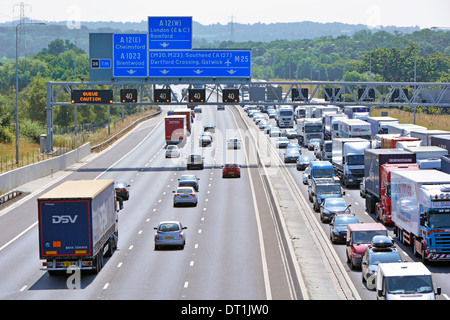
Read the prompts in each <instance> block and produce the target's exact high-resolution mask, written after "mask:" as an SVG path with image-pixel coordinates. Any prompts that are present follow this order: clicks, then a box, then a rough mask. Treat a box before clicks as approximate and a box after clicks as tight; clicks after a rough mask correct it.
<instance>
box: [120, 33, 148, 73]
mask: <svg viewBox="0 0 450 320" xmlns="http://www.w3.org/2000/svg"><path fill="white" fill-rule="evenodd" d="M113 57H114V58H113V61H114V77H147V68H148V67H147V62H148V57H147V34H145V33H142V34H138V33H137V34H114V39H113Z"/></svg>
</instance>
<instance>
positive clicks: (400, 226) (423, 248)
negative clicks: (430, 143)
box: [390, 169, 450, 263]
mask: <svg viewBox="0 0 450 320" xmlns="http://www.w3.org/2000/svg"><path fill="white" fill-rule="evenodd" d="M390 193H391V204H392V216H391V217H392V222H393V223H394V233H395V234H396V235H397V237H398V238H399V240H400V242H402V243H404V244H407V245H412V246H413V251H414V255H416V256H421V257H422V262H425V263H426V262H427V261H450V174H448V173H445V172H442V171H439V170H434V169H430V170H403V171H393V172H392V173H391V190H390Z"/></svg>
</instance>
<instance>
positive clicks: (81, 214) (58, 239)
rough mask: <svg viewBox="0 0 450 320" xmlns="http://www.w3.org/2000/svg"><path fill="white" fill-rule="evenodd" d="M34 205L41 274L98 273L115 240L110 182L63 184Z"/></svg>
mask: <svg viewBox="0 0 450 320" xmlns="http://www.w3.org/2000/svg"><path fill="white" fill-rule="evenodd" d="M37 202H38V222H39V256H40V259H42V260H45V261H44V262H43V268H41V270H46V271H48V273H49V274H50V275H53V274H57V273H58V272H61V271H65V270H67V269H68V268H69V267H71V268H73V266H74V267H77V268H78V269H80V270H93V271H94V272H95V273H98V272H99V271H100V270H101V268H102V266H103V256H104V255H112V254H113V252H114V250H115V249H116V248H117V242H118V239H119V234H118V214H117V209H116V208H117V203H116V195H115V190H114V180H73V181H66V182H64V183H62V184H61V185H59V186H57V187H55V188H54V189H53V190H50V191H49V192H47V193H45V194H44V195H42V196H40V197H39V198H38V199H37Z"/></svg>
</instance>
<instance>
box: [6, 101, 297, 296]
mask: <svg viewBox="0 0 450 320" xmlns="http://www.w3.org/2000/svg"><path fill="white" fill-rule="evenodd" d="M204 109H206V108H204ZM162 119H163V116H159V117H156V118H154V119H152V120H149V121H146V122H145V123H143V124H141V125H140V126H138V127H137V128H136V129H134V130H133V131H132V132H131V133H129V134H128V135H127V136H125V137H124V138H122V139H121V140H120V141H119V142H117V143H115V144H114V146H112V147H110V148H108V149H107V150H105V151H103V152H102V153H100V154H98V155H95V156H93V157H92V159H90V160H89V161H87V162H86V163H82V164H79V165H78V167H75V168H71V170H68V171H66V172H65V173H64V174H63V175H62V176H61V177H60V178H59V181H55V180H56V179H53V180H52V182H51V183H49V184H47V185H44V186H42V187H40V188H38V190H36V191H35V192H33V193H32V194H31V195H30V196H28V197H27V198H25V199H23V200H21V201H19V202H17V203H15V204H13V205H11V206H10V207H8V208H6V209H4V210H2V211H0V215H1V217H0V225H1V226H2V232H1V235H0V241H1V242H0V243H1V247H0V272H1V274H2V275H8V276H7V277H3V280H2V284H1V285H0V298H1V299H170V300H176V299H252V300H266V299H282V300H288V299H292V298H293V293H292V289H291V287H290V285H289V281H288V276H287V270H286V268H285V264H284V262H283V259H284V258H283V257H282V253H281V249H280V246H279V244H278V240H277V236H276V232H275V230H274V225H273V221H272V218H271V216H270V215H264V213H265V212H269V211H270V210H269V208H268V203H267V201H266V200H265V199H266V198H267V197H266V196H265V191H264V189H263V186H262V181H261V179H260V177H259V176H258V174H257V165H256V162H255V160H254V155H252V152H251V149H250V148H249V146H248V142H247V143H245V144H244V146H243V148H242V149H241V150H226V143H225V136H223V135H221V132H223V133H226V134H227V135H236V134H239V132H238V131H237V124H236V122H235V120H234V117H233V116H232V114H231V113H230V112H229V111H226V112H223V113H221V114H219V113H217V112H216V110H215V108H214V109H211V110H205V111H204V112H203V113H202V114H197V117H196V120H195V123H194V128H193V130H192V133H191V136H190V138H189V139H188V141H187V143H186V145H185V146H184V148H183V154H182V156H181V157H180V158H175V159H166V158H165V152H164V144H165V142H164V138H163V137H164V125H163V122H162ZM207 123H213V124H215V125H216V127H217V128H218V129H219V128H222V129H221V130H217V132H216V134H215V140H214V142H213V144H212V146H211V147H204V148H201V147H199V144H198V138H199V136H200V133H201V132H202V126H203V124H207ZM223 128H226V130H224V129H223ZM195 152H201V153H202V154H203V156H204V157H205V165H206V167H205V169H204V170H199V171H189V172H190V173H192V172H195V173H196V174H197V176H198V177H199V178H200V191H199V203H198V205H197V207H177V208H174V207H173V204H172V197H173V195H172V191H173V190H175V188H176V186H177V182H178V181H177V179H178V178H179V177H180V175H182V174H184V173H187V171H186V167H185V163H186V161H185V157H186V156H187V154H189V153H195ZM228 161H236V162H238V163H240V164H241V165H242V167H243V168H242V170H243V172H242V177H241V178H239V179H222V176H221V170H222V168H221V166H222V164H223V163H225V162H228ZM110 178H112V179H116V180H124V181H127V182H128V183H129V184H130V185H131V188H130V189H131V190H130V200H128V201H126V202H125V203H124V209H123V210H122V211H120V213H119V243H118V250H117V251H116V252H115V253H114V255H113V256H112V257H111V258H109V259H107V260H106V262H105V265H104V268H103V269H102V270H101V272H100V273H99V274H98V275H97V276H95V275H90V274H87V275H83V276H82V277H81V282H80V283H76V282H75V281H74V283H73V285H79V288H80V289H81V290H68V289H67V287H68V283H66V282H67V276H65V275H62V276H49V275H48V274H47V273H46V272H43V271H41V270H39V268H40V267H41V261H40V260H39V253H38V245H37V240H38V228H37V212H36V209H37V203H36V198H37V197H38V196H39V195H40V194H42V193H44V192H45V190H48V189H50V188H52V187H54V186H56V185H57V184H59V183H62V182H63V181H65V180H69V179H70V180H74V179H110ZM163 220H180V221H181V222H182V223H183V225H185V226H187V228H188V229H187V230H186V234H187V242H186V247H185V248H184V250H173V249H172V250H158V251H155V250H154V243H153V241H154V240H153V235H154V230H153V227H155V226H156V225H157V224H158V223H159V222H160V221H163Z"/></svg>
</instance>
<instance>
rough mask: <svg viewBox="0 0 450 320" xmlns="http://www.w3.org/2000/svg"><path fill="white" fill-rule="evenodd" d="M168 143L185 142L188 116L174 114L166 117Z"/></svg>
mask: <svg viewBox="0 0 450 320" xmlns="http://www.w3.org/2000/svg"><path fill="white" fill-rule="evenodd" d="M164 130H165V140H166V144H167V145H169V144H179V143H183V141H185V139H186V135H187V132H186V116H185V115H172V116H166V117H165V118H164Z"/></svg>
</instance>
